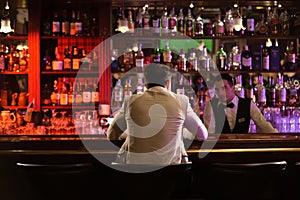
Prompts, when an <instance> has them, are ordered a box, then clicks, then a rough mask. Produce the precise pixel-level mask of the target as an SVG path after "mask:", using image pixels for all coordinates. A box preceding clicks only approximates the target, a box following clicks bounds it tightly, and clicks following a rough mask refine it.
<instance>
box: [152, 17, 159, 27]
mask: <svg viewBox="0 0 300 200" xmlns="http://www.w3.org/2000/svg"><path fill="white" fill-rule="evenodd" d="M159 21H160V20H159V19H156V20H155V19H153V20H152V26H153V28H159Z"/></svg>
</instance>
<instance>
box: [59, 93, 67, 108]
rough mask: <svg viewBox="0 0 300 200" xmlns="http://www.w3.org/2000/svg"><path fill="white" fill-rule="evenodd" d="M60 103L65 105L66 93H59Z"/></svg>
mask: <svg viewBox="0 0 300 200" xmlns="http://www.w3.org/2000/svg"><path fill="white" fill-rule="evenodd" d="M60 105H62V106H66V105H68V94H64V93H63V94H60Z"/></svg>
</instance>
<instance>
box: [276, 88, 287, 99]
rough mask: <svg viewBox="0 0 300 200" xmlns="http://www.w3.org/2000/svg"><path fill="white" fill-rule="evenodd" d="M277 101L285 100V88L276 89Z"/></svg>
mask: <svg viewBox="0 0 300 200" xmlns="http://www.w3.org/2000/svg"><path fill="white" fill-rule="evenodd" d="M277 101H278V102H286V89H285V88H281V89H279V90H277Z"/></svg>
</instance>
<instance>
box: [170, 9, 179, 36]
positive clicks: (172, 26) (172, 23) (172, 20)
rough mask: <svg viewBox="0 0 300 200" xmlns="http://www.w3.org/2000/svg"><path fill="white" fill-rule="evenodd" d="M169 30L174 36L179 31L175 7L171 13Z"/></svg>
mask: <svg viewBox="0 0 300 200" xmlns="http://www.w3.org/2000/svg"><path fill="white" fill-rule="evenodd" d="M168 24H169V31H170V33H171V35H172V36H175V34H176V32H177V16H176V14H175V7H172V10H171V12H170V15H169V23H168Z"/></svg>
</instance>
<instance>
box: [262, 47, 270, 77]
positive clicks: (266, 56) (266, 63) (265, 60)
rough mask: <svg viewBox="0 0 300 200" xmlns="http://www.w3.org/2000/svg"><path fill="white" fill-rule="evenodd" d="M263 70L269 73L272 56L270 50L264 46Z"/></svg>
mask: <svg viewBox="0 0 300 200" xmlns="http://www.w3.org/2000/svg"><path fill="white" fill-rule="evenodd" d="M262 70H263V71H269V70H270V55H269V51H268V48H267V47H266V46H263V48H262Z"/></svg>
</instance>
